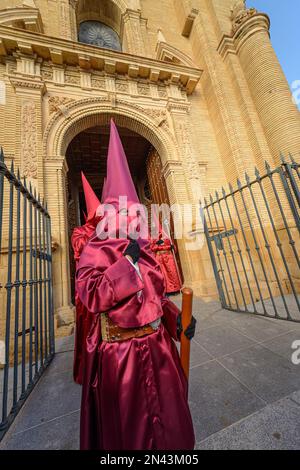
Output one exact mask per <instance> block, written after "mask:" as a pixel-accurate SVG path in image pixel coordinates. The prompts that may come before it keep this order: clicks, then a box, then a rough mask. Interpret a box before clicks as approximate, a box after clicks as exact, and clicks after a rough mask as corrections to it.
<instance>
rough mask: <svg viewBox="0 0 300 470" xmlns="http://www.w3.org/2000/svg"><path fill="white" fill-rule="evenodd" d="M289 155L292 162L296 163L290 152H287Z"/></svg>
mask: <svg viewBox="0 0 300 470" xmlns="http://www.w3.org/2000/svg"><path fill="white" fill-rule="evenodd" d="M289 157H290V159H291V162H292V163H296V160H295V159H294V157H293V155H292V154H291V153H289Z"/></svg>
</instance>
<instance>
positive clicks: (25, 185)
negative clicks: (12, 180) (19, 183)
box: [23, 176, 27, 189]
mask: <svg viewBox="0 0 300 470" xmlns="http://www.w3.org/2000/svg"><path fill="white" fill-rule="evenodd" d="M23 184H24V188H25V189H27V181H26V176H24V177H23Z"/></svg>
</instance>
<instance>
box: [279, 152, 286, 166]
mask: <svg viewBox="0 0 300 470" xmlns="http://www.w3.org/2000/svg"><path fill="white" fill-rule="evenodd" d="M280 160H281V162H282V163H283V164H285V163H286V161H285V156H284V155H283V153H280Z"/></svg>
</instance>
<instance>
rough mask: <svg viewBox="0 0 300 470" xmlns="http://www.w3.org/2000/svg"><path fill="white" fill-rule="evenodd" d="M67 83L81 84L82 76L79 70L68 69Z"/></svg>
mask: <svg viewBox="0 0 300 470" xmlns="http://www.w3.org/2000/svg"><path fill="white" fill-rule="evenodd" d="M65 83H67V84H69V85H80V76H79V74H78V73H77V72H73V73H72V72H70V71H66V73H65Z"/></svg>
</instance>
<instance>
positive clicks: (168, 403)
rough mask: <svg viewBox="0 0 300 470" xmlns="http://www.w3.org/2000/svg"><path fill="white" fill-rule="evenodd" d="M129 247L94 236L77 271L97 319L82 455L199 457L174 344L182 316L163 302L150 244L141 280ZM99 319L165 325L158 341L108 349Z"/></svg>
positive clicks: (91, 338)
mask: <svg viewBox="0 0 300 470" xmlns="http://www.w3.org/2000/svg"><path fill="white" fill-rule="evenodd" d="M127 244H128V240H126V239H123V240H122V239H116V240H112V239H110V240H108V241H103V240H102V241H101V240H99V239H98V238H97V237H96V236H93V237H92V238H91V239H90V241H89V242H88V243H87V245H86V246H85V248H84V250H83V252H82V255H81V257H80V261H79V264H78V269H77V281H76V286H77V292H78V295H79V297H80V299H81V301H82V302H83V304H84V305H85V307H86V308H87V309H88V310H89V311H90V312H92V313H94V315H95V321H94V323H93V325H92V327H91V330H90V333H89V335H88V337H87V341H86V350H87V356H86V368H85V375H84V379H83V390H82V402H81V423H80V448H81V449H104V450H138V449H140V450H154V449H164V450H172V449H193V448H194V442H195V439H194V431H193V424H192V419H191V415H190V410H189V406H188V401H187V400H188V397H187V380H186V377H185V375H184V372H183V369H182V367H181V364H180V359H179V355H178V351H177V348H176V344H175V341H174V340H173V339H172V338H174V339H176V320H177V316H178V313H179V311H178V309H177V307H176V306H175V305H174V304H173V303H171V302H170V301H169V300H168V299H166V298H165V297H164V286H163V277H162V274H161V272H160V268H159V266H158V264H157V263H156V261H155V259H154V257H153V255H152V253H151V250H150V248H149V244H147V245H146V242H144V241H140V240H139V244H140V246H141V257H140V259H139V263H138V265H139V269H140V273H141V277H142V280H141V278H140V277H139V275H138V273H137V272H136V270H135V268H134V266H132V265H131V264H130V262H129V261H128V260H127V259H126V258H125V257H124V256H123V252H124V250H125V249H126V246H127ZM100 312H108V314H109V316H110V318H111V319H112V320H113V321H114V322H115V323H117V324H118V325H119V326H121V327H124V328H126V327H138V326H142V325H145V324H147V323H149V322H152V321H154V320H156V319H158V318H161V319H162V323H161V325H160V326H159V328H158V330H157V331H155V332H154V333H152V334H151V335H148V336H144V337H141V338H133V339H130V340H127V341H122V342H114V343H108V342H106V341H102V340H101V328H100ZM95 351H96V355H95Z"/></svg>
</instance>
